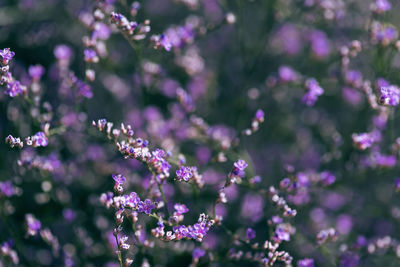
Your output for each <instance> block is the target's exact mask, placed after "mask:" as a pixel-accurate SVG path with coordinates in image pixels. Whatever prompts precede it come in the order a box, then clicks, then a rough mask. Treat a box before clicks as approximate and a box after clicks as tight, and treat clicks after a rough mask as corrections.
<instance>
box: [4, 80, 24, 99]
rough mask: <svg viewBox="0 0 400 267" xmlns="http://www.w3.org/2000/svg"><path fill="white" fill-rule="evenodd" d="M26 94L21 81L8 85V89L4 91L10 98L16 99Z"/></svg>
mask: <svg viewBox="0 0 400 267" xmlns="http://www.w3.org/2000/svg"><path fill="white" fill-rule="evenodd" d="M23 92H24V89H23V87H22V86H21V83H20V82H19V81H14V82H10V83H8V84H7V89H6V90H5V91H4V93H5V94H6V95H9V96H10V97H16V96H17V95H20V94H22V93H23Z"/></svg>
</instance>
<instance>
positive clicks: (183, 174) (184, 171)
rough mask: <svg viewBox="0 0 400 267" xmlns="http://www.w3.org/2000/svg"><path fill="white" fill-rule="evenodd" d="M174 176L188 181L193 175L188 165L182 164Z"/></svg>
mask: <svg viewBox="0 0 400 267" xmlns="http://www.w3.org/2000/svg"><path fill="white" fill-rule="evenodd" d="M176 176H177V179H178V180H184V181H185V182H188V181H189V180H190V179H191V178H192V177H193V172H192V169H191V168H190V167H186V166H182V167H180V168H179V170H177V171H176Z"/></svg>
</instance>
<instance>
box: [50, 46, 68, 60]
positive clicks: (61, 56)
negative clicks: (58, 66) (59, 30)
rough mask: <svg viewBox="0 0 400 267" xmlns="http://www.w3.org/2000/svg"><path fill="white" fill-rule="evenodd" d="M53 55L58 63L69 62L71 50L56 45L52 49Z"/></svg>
mask: <svg viewBox="0 0 400 267" xmlns="http://www.w3.org/2000/svg"><path fill="white" fill-rule="evenodd" d="M54 55H55V57H56V58H57V59H58V60H60V61H69V60H70V59H71V57H72V50H71V48H70V47H69V46H67V45H57V46H56V48H55V49H54Z"/></svg>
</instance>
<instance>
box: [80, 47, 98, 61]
mask: <svg viewBox="0 0 400 267" xmlns="http://www.w3.org/2000/svg"><path fill="white" fill-rule="evenodd" d="M83 53H84V55H85V61H86V62H91V63H96V62H98V61H99V57H98V56H97V53H96V51H94V50H93V49H89V48H87V49H85V50H84V51H83Z"/></svg>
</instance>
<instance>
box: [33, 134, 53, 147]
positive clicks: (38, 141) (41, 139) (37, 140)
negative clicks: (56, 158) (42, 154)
mask: <svg viewBox="0 0 400 267" xmlns="http://www.w3.org/2000/svg"><path fill="white" fill-rule="evenodd" d="M48 144H49V140H48V139H47V137H46V135H45V134H44V132H37V133H36V134H35V135H34V136H32V145H33V146H34V147H39V146H43V147H45V146H47V145H48Z"/></svg>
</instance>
